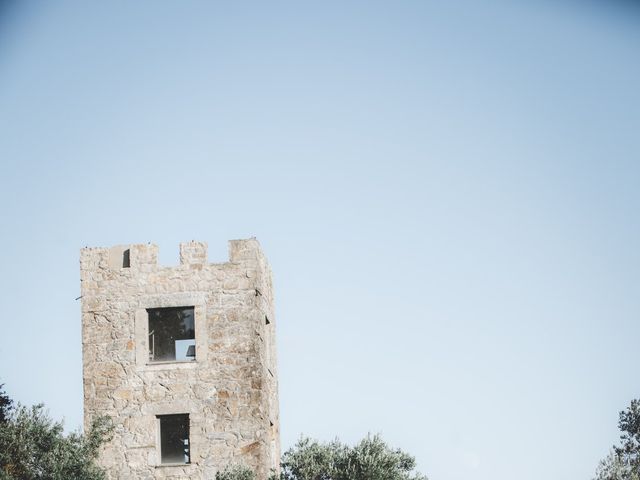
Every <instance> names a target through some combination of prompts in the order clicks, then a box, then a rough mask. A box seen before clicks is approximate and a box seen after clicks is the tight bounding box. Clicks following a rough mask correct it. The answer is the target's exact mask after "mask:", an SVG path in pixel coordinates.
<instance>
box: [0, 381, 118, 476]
mask: <svg viewBox="0 0 640 480" xmlns="http://www.w3.org/2000/svg"><path fill="white" fill-rule="evenodd" d="M5 400H9V399H8V397H7V396H6V394H5V393H4V392H3V391H0V415H1V416H0V480H41V479H47V480H69V479H74V480H103V479H104V478H105V475H104V472H103V471H102V470H101V469H100V468H99V467H98V466H97V465H96V463H95V460H96V459H97V456H98V453H99V450H100V446H101V445H102V444H103V443H104V442H105V441H108V439H109V437H110V433H111V431H112V426H111V422H110V421H109V419H108V418H106V417H100V418H97V419H96V420H95V421H94V422H93V425H92V426H91V428H90V430H89V432H87V433H86V434H85V435H82V434H81V433H78V432H74V433H70V434H65V433H64V429H63V425H62V422H57V421H54V420H52V419H51V418H49V415H48V414H47V412H46V410H45V409H44V406H43V405H36V406H33V407H25V406H23V405H20V404H17V405H15V406H14V405H13V402H12V401H11V400H9V401H8V402H7V401H5Z"/></svg>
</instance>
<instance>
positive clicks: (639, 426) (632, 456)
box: [594, 400, 640, 480]
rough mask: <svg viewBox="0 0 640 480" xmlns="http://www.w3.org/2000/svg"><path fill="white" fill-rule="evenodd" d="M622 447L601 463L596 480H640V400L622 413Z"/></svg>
mask: <svg viewBox="0 0 640 480" xmlns="http://www.w3.org/2000/svg"><path fill="white" fill-rule="evenodd" d="M618 428H619V429H620V432H621V435H620V441H621V445H620V446H618V447H613V451H612V452H611V453H609V455H608V456H607V457H606V458H605V459H604V460H602V461H601V462H600V465H599V466H598V469H597V470H596V476H595V477H594V480H640V400H632V401H631V405H629V407H628V408H627V409H626V410H623V411H622V412H620V420H619V421H618Z"/></svg>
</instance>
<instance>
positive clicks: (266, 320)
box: [264, 315, 271, 325]
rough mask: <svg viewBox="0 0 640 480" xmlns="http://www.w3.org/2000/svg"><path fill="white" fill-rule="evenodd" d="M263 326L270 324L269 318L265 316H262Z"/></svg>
mask: <svg viewBox="0 0 640 480" xmlns="http://www.w3.org/2000/svg"><path fill="white" fill-rule="evenodd" d="M264 324H265V325H270V324H271V322H270V321H269V317H267V316H266V315H265V316H264Z"/></svg>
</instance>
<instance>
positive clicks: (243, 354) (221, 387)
mask: <svg viewBox="0 0 640 480" xmlns="http://www.w3.org/2000/svg"><path fill="white" fill-rule="evenodd" d="M127 250H128V252H127ZM229 252H230V259H229V262H227V263H222V264H210V263H207V245H206V244H205V243H200V242H188V243H183V244H181V245H180V262H181V263H180V265H179V266H176V267H160V266H158V263H157V258H158V248H157V247H156V246H155V245H151V244H149V245H128V246H117V247H113V248H85V249H83V250H82V251H81V255H80V273H81V283H82V345H83V380H84V415H85V428H87V427H88V425H89V424H90V423H91V420H92V418H93V417H94V416H95V415H101V414H105V415H109V416H110V417H112V418H113V420H114V422H115V425H116V430H115V436H114V438H113V440H112V441H111V442H110V443H109V444H108V445H107V446H106V447H105V449H104V452H103V454H102V456H101V459H100V461H101V463H102V465H103V466H104V467H106V468H107V470H108V472H109V478H110V479H164V478H167V479H168V478H173V479H187V478H188V479H213V478H214V477H215V473H216V472H217V471H218V470H219V469H221V468H222V467H224V466H225V465H227V464H232V463H244V464H247V465H249V466H251V467H254V468H255V469H256V470H257V471H258V474H259V478H261V479H264V478H266V477H267V475H268V474H269V471H270V470H271V469H277V468H278V459H279V456H280V432H279V414H278V381H277V378H278V376H277V366H276V365H277V364H276V349H275V332H274V329H275V315H274V310H273V288H272V280H271V270H270V267H269V264H268V262H267V260H266V258H265V256H264V254H263V253H262V250H261V248H260V246H259V244H258V242H257V240H255V239H248V240H232V241H231V242H230V249H229ZM125 255H128V263H129V265H130V266H129V267H123V265H126V263H127V262H126V261H124V262H123V258H124V256H125ZM172 306H193V307H194V312H195V336H196V352H197V353H196V360H195V361H193V362H188V363H187V362H170V363H162V364H157V363H155V364H154V363H149V355H148V348H149V347H148V345H147V342H148V317H147V311H146V309H147V308H157V307H172ZM172 413H188V414H189V423H190V443H191V463H190V464H188V465H180V466H163V465H160V457H159V445H158V443H159V442H158V424H157V423H158V421H157V415H164V414H172Z"/></svg>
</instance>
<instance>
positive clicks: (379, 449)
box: [281, 435, 427, 480]
mask: <svg viewBox="0 0 640 480" xmlns="http://www.w3.org/2000/svg"><path fill="white" fill-rule="evenodd" d="M414 469H415V459H414V458H413V457H412V456H411V455H408V454H407V453H404V452H403V451H401V450H397V449H392V448H390V447H389V446H388V445H387V444H386V443H385V442H384V441H382V439H381V438H380V437H379V436H378V435H375V436H367V437H366V438H364V439H362V440H361V441H360V442H359V443H358V444H356V445H355V446H353V447H351V446H348V445H345V444H343V443H341V442H340V441H338V440H335V441H333V442H330V443H320V442H317V441H315V440H310V439H308V438H305V439H302V440H300V441H299V442H298V443H297V444H296V445H295V446H294V447H293V448H291V449H290V450H288V451H287V452H285V454H284V455H283V456H282V474H281V478H282V480H427V477H425V476H424V475H422V474H420V473H418V472H415V471H414Z"/></svg>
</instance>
